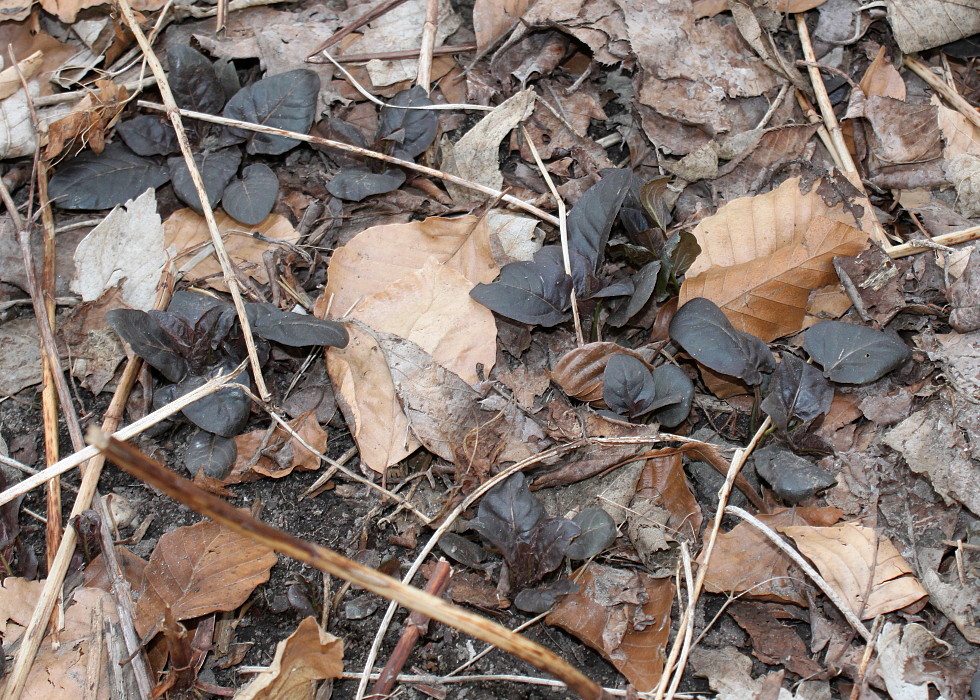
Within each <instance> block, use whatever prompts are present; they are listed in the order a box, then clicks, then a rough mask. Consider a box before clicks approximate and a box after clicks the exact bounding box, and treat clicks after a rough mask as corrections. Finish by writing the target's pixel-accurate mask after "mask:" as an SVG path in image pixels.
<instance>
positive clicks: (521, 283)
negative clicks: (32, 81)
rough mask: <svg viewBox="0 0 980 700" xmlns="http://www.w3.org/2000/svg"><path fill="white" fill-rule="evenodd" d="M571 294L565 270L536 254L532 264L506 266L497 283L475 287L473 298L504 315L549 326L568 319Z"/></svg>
mask: <svg viewBox="0 0 980 700" xmlns="http://www.w3.org/2000/svg"><path fill="white" fill-rule="evenodd" d="M539 253H540V251H539ZM571 292H572V279H571V277H569V276H568V275H566V274H565V270H564V269H563V268H562V267H561V266H559V265H556V264H554V263H553V262H552V261H550V260H547V259H546V258H544V257H542V256H540V255H539V254H536V255H535V256H534V261H533V262H525V261H520V262H513V263H508V264H507V265H504V266H503V267H502V268H500V277H499V278H498V279H497V280H496V281H495V282H491V283H490V284H483V283H480V284H478V285H476V286H475V287H474V288H473V289H472V291H470V296H471V297H473V298H474V299H476V300H477V301H478V302H480V303H481V304H483V305H484V306H486V307H487V308H488V309H490V310H491V311H495V312H497V313H498V314H500V315H501V316H506V317H507V318H512V319H514V320H515V321H520V322H521V323H529V324H532V325H538V326H547V327H550V326H555V325H557V324H559V323H561V322H562V321H566V320H568V318H569V312H568V309H569V307H570V306H571Z"/></svg>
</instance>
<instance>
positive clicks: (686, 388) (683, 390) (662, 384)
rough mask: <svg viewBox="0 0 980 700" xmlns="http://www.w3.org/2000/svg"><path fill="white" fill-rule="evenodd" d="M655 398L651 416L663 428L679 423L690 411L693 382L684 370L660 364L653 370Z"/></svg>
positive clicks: (692, 397)
mask: <svg viewBox="0 0 980 700" xmlns="http://www.w3.org/2000/svg"><path fill="white" fill-rule="evenodd" d="M653 384H654V387H655V388H656V396H657V399H656V401H655V402H654V410H653V418H654V419H655V420H656V421H657V422H658V423H660V425H662V426H663V427H665V428H673V427H675V426H678V425H680V424H681V423H683V422H684V420H685V419H687V417H688V415H690V413H691V403H692V402H693V401H694V382H692V381H691V378H690V377H688V376H687V375H686V374H684V370H682V369H681V368H680V367H676V366H674V365H670V364H667V365H661V366H660V367H657V368H656V369H655V370H653Z"/></svg>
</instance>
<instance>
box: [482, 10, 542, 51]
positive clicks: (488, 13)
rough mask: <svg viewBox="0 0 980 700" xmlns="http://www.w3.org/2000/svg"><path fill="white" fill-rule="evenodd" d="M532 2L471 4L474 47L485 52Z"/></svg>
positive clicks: (508, 29)
mask: <svg viewBox="0 0 980 700" xmlns="http://www.w3.org/2000/svg"><path fill="white" fill-rule="evenodd" d="M532 2H533V0H476V2H474V3H473V31H474V32H475V33H476V47H477V50H479V51H486V50H487V49H488V48H489V47H490V46H491V45H492V44H494V43H495V42H496V40H497V39H498V37H500V36H501V35H503V34H504V33H505V32H507V31H510V29H511V27H513V26H514V25H515V24H517V20H519V19H520V18H521V17H522V16H523V15H524V13H525V12H526V11H527V8H528V6H529V5H531V4H532Z"/></svg>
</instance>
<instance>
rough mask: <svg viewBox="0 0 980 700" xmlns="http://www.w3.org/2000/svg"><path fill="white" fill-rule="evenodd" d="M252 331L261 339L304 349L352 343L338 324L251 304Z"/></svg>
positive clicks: (271, 305) (265, 304) (274, 307)
mask: <svg viewBox="0 0 980 700" xmlns="http://www.w3.org/2000/svg"><path fill="white" fill-rule="evenodd" d="M245 313H246V314H247V315H248V321H249V324H250V325H251V326H252V330H253V331H254V332H255V333H256V335H259V336H260V337H262V338H265V339H266V340H271V341H273V342H275V343H279V344H280V345H288V346H289V347H294V348H304V347H309V346H311V345H329V346H331V347H335V348H343V347H347V343H348V341H349V340H350V338H349V336H348V335H347V329H346V328H344V326H343V325H342V324H340V323H337V322H336V321H327V320H323V319H319V318H316V317H314V316H308V315H306V314H297V313H292V312H290V311H283V310H282V309H280V308H279V307H278V306H276V305H275V304H268V303H249V304H246V305H245Z"/></svg>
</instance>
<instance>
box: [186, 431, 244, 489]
mask: <svg viewBox="0 0 980 700" xmlns="http://www.w3.org/2000/svg"><path fill="white" fill-rule="evenodd" d="M237 458H238V449H237V448H236V447H235V441H234V440H231V439H229V438H226V437H221V436H220V435H215V434H214V433H209V432H207V431H205V430H198V431H197V432H196V433H194V435H192V436H191V439H190V440H189V441H188V442H187V449H186V451H185V452H184V466H185V467H187V471H189V472H190V473H191V476H197V473H198V472H199V471H202V470H203V471H204V475H205V476H208V477H210V478H212V479H217V480H218V481H221V480H222V479H224V478H225V476H227V475H228V471H229V470H230V469H231V466H232V465H233V464H234V463H235V459H237Z"/></svg>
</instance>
